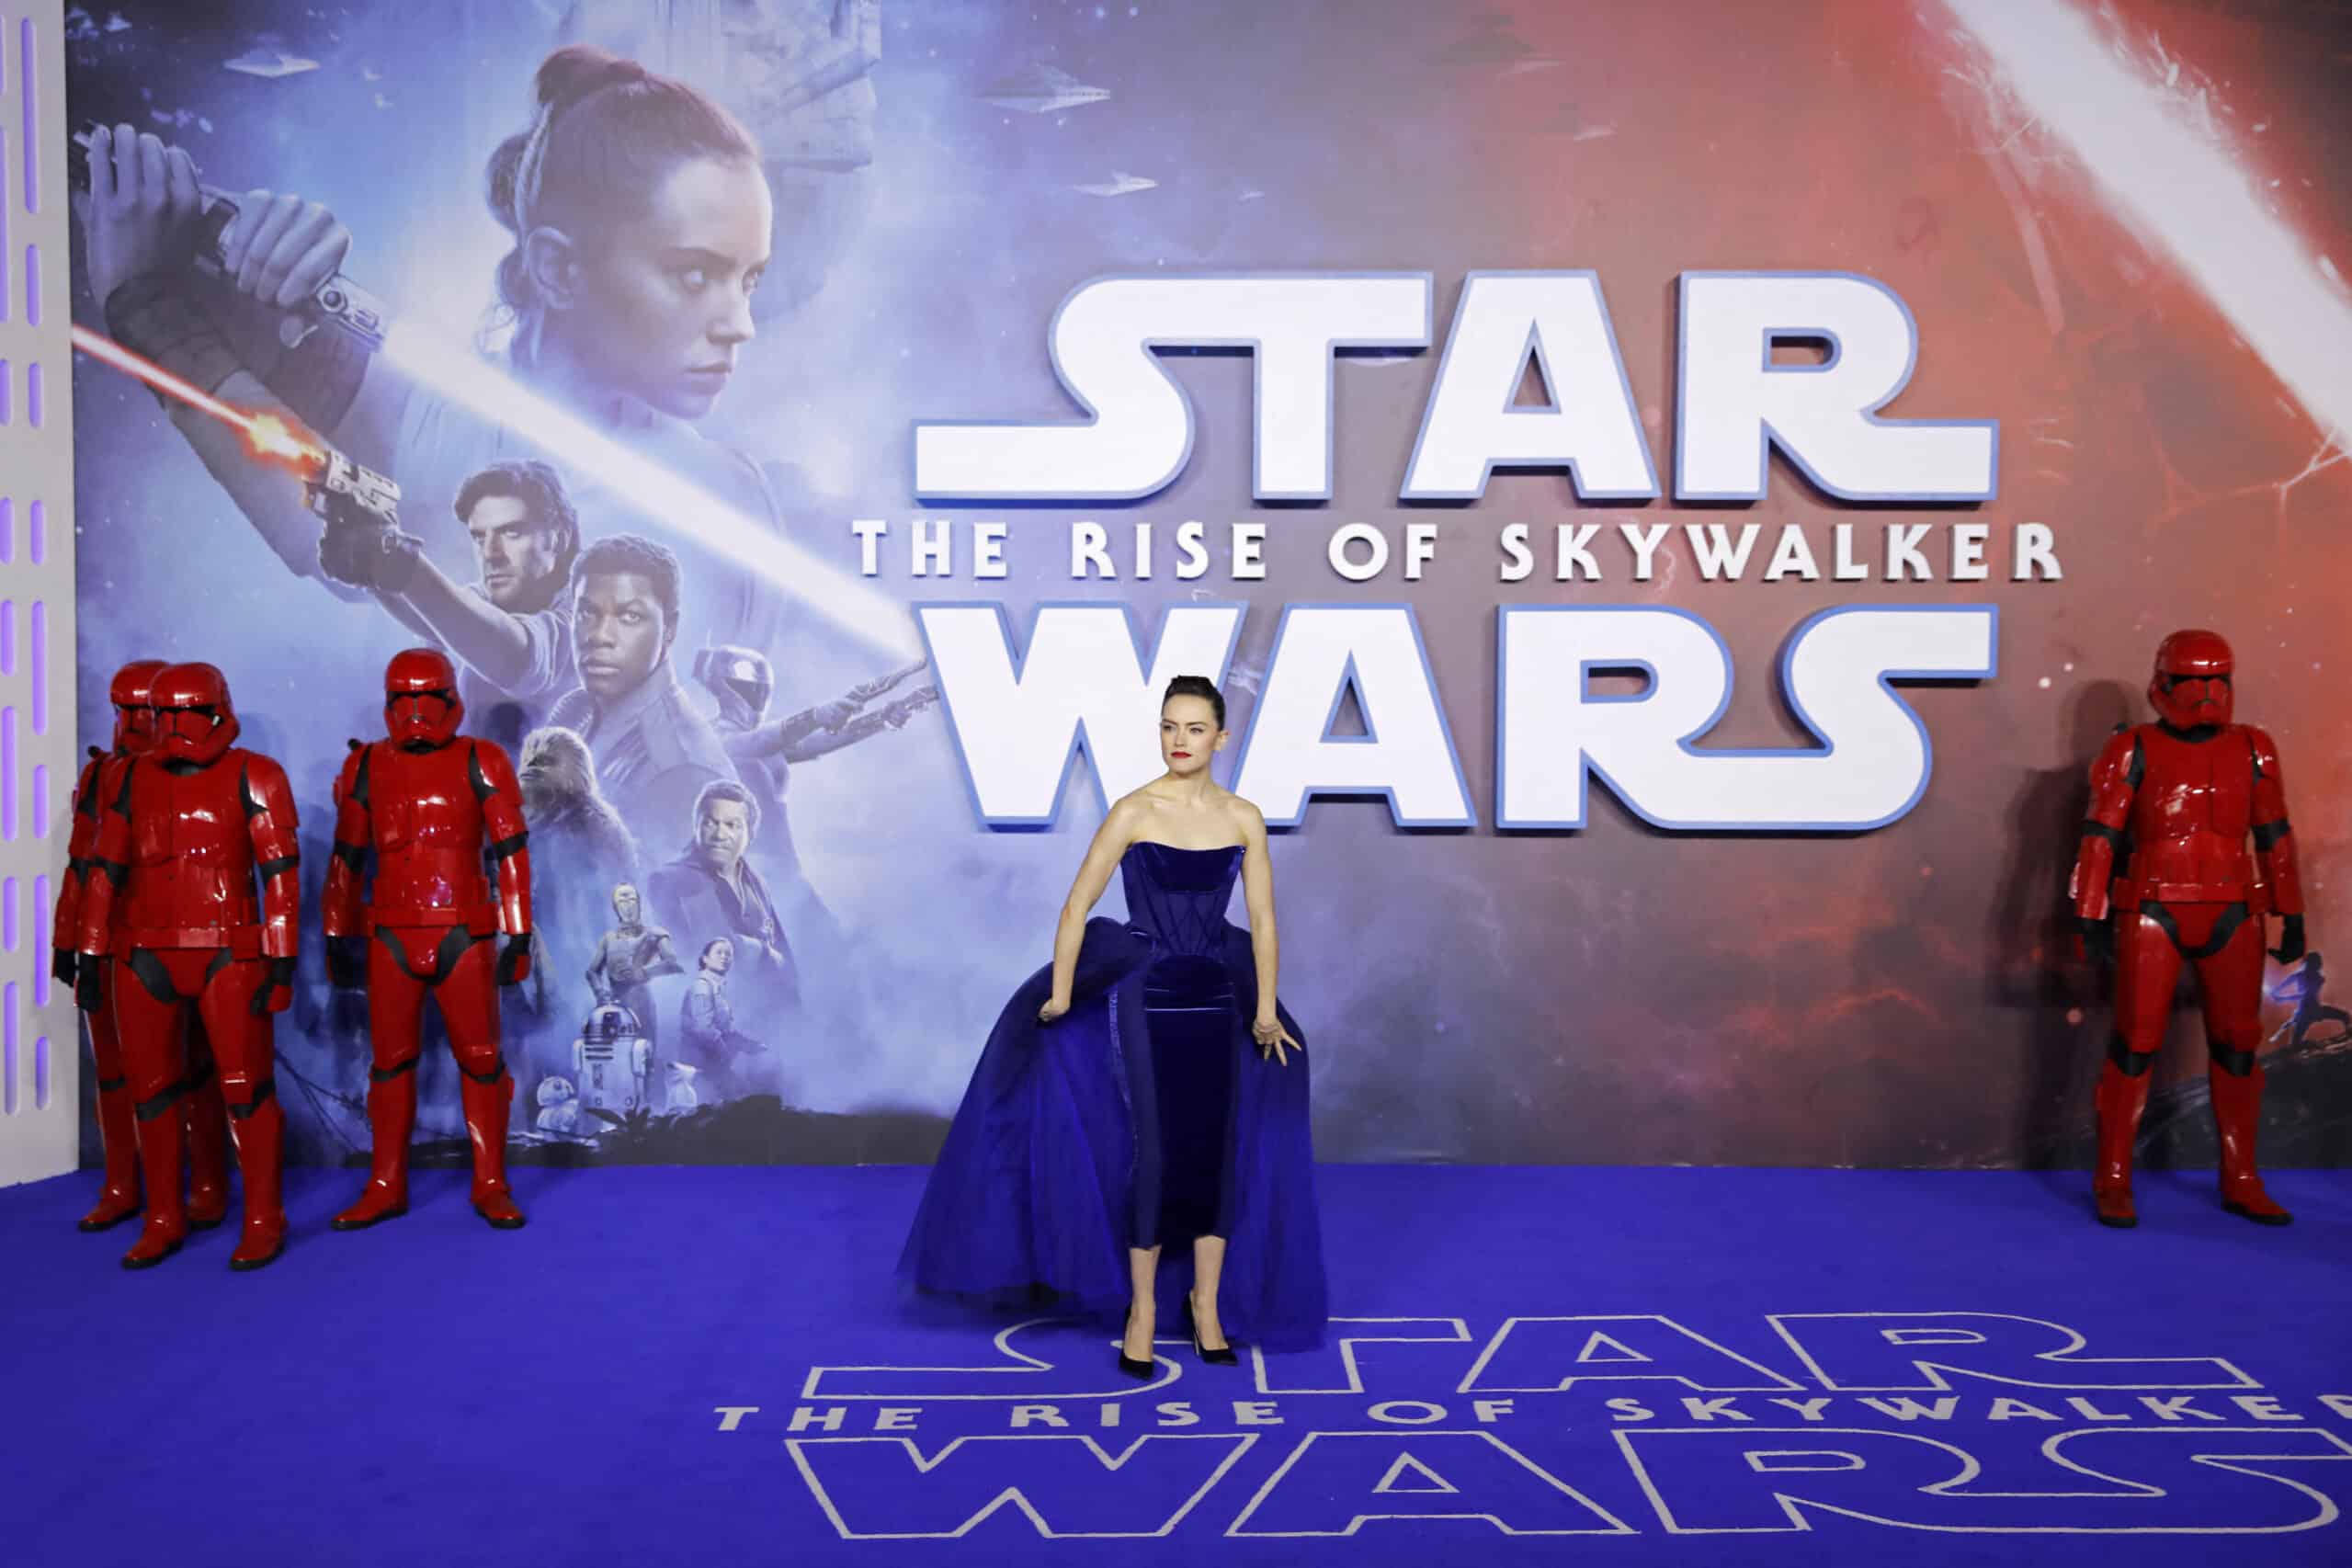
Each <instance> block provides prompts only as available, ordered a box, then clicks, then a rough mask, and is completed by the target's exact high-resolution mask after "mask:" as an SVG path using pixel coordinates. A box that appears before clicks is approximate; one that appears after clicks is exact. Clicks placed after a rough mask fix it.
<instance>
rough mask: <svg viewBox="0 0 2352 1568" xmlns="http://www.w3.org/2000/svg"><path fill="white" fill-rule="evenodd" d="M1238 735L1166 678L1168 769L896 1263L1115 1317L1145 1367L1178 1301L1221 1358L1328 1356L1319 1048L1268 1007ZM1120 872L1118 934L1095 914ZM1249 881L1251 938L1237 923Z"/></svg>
mask: <svg viewBox="0 0 2352 1568" xmlns="http://www.w3.org/2000/svg"><path fill="white" fill-rule="evenodd" d="M1226 739H1227V736H1226V733H1225V701H1224V699H1223V697H1222V696H1221V695H1220V694H1219V692H1218V690H1217V688H1216V687H1215V686H1214V685H1213V684H1211V683H1210V681H1208V680H1207V679H1205V678H1203V677H1201V676H1178V677H1177V678H1176V679H1175V680H1174V681H1172V682H1170V683H1169V685H1168V688H1167V694H1166V697H1165V700H1164V701H1163V702H1162V704H1161V709H1160V751H1161V756H1162V757H1163V759H1164V760H1165V763H1166V765H1167V772H1166V773H1165V774H1164V775H1163V776H1161V777H1160V778H1157V779H1155V780H1153V782H1152V783H1150V784H1147V785H1145V786H1144V787H1143V788H1142V789H1141V790H1136V791H1135V792H1134V793H1132V794H1131V795H1128V796H1125V797H1124V798H1122V799H1121V800H1119V801H1118V802H1117V803H1116V804H1114V805H1113V806H1112V807H1111V810H1110V814H1109V815H1108V818H1106V819H1105V821H1104V823H1103V825H1102V828H1101V830H1100V831H1099V832H1097V833H1096V835H1095V840H1094V843H1093V844H1092V846H1089V847H1088V849H1087V851H1086V858H1085V864H1084V865H1083V866H1081V867H1080V868H1079V870H1078V878H1077V881H1076V883H1075V884H1074V886H1073V887H1072V889H1071V891H1070V897H1069V900H1068V902H1067V903H1065V904H1064V905H1063V906H1062V922H1061V926H1060V928H1059V930H1058V932H1057V934H1056V936H1055V939H1054V944H1053V962H1052V963H1051V965H1049V966H1048V967H1046V968H1044V969H1041V970H1040V971H1038V972H1037V973H1035V974H1033V975H1031V976H1030V977H1029V978H1028V981H1027V982H1026V983H1023V984H1022V986H1021V987H1020V989H1019V990H1017V991H1016V992H1015V993H1014V994H1013V999H1012V1000H1011V1001H1010V1002H1009V1003H1007V1004H1006V1007H1005V1010H1004V1013H1003V1014H1002V1015H1001V1016H1000V1017H998V1019H997V1020H996V1027H995V1028H994V1030H992V1031H991V1032H990V1034H989V1037H988V1043H987V1045H986V1047H985V1048H984V1049H983V1051H982V1052H981V1057H980V1064H979V1065H978V1067H977V1068H975V1069H974V1070H973V1073H972V1077H971V1085H970V1087H968V1088H967V1089H966V1090H965V1092H964V1098H963V1104H962V1106H961V1107H960V1108H959V1109H958V1110H957V1112H956V1117H955V1121H954V1123H953V1124H952V1125H951V1126H950V1127H949V1131H948V1137H947V1142H946V1143H945V1145H944V1146H943V1147H942V1148H941V1149H940V1151H939V1158H938V1161H937V1164H936V1165H934V1166H933V1167H932V1171H931V1177H930V1181H929V1184H928V1185H927V1186H926V1188H925V1190H924V1194H923V1203H922V1207H921V1208H920V1209H919V1210H917V1211H916V1213H915V1225H914V1229H913V1232H912V1233H911V1234H910V1235H909V1236H908V1237H907V1242H906V1250H905V1253H904V1255H903V1257H902V1258H901V1260H900V1265H899V1267H900V1270H901V1272H903V1273H904V1274H906V1275H908V1276H910V1277H911V1278H913V1279H914V1281H915V1284H916V1285H917V1286H919V1287H920V1288H922V1289H924V1290H936V1291H941V1292H946V1293H950V1294H955V1295H962V1296H978V1297H983V1298H993V1299H1000V1300H1017V1299H1020V1298H1023V1297H1030V1298H1034V1296H1035V1295H1036V1294H1037V1293H1038V1292H1040V1290H1042V1291H1047V1292H1051V1294H1052V1295H1053V1296H1054V1297H1056V1298H1058V1299H1059V1301H1060V1302H1061V1303H1062V1305H1064V1306H1071V1307H1074V1308H1076V1309H1077V1310H1079V1311H1081V1312H1086V1313H1089V1314H1093V1313H1104V1314H1108V1313H1113V1312H1124V1313H1125V1318H1124V1325H1125V1333H1124V1336H1123V1341H1124V1342H1123V1344H1122V1345H1121V1346H1120V1354H1119V1364H1120V1366H1121V1367H1122V1369H1125V1370H1126V1371H1128V1372H1129V1373H1131V1374H1132V1375H1134V1376H1137V1377H1143V1378H1148V1377H1150V1376H1151V1375H1152V1342H1153V1338H1154V1337H1155V1336H1156V1335H1157V1333H1158V1327H1159V1324H1160V1321H1161V1318H1162V1314H1163V1311H1164V1309H1173V1313H1172V1314H1171V1315H1174V1316H1176V1318H1177V1319H1178V1320H1179V1321H1180V1322H1182V1323H1183V1324H1185V1327H1186V1330H1187V1334H1188V1335H1189V1337H1190V1338H1191V1339H1192V1340H1193V1343H1194V1346H1195V1348H1196V1349H1197V1350H1198V1351H1199V1354H1200V1356H1201V1358H1202V1359H1204V1360H1208V1361H1213V1362H1218V1363H1230V1362H1232V1361H1233V1360H1234V1355H1233V1348H1232V1346H1233V1340H1234V1339H1238V1340H1241V1341H1245V1342H1248V1343H1252V1344H1256V1345H1259V1346H1263V1347H1265V1348H1267V1349H1270V1350H1287V1349H1301V1348H1305V1347H1307V1346H1312V1345H1315V1344H1317V1343H1319V1342H1320V1341H1321V1339H1322V1335H1323V1324H1324V1315H1325V1310H1324V1272H1323V1240H1322V1233H1321V1230H1320V1227H1319V1222H1318V1221H1317V1217H1316V1210H1315V1200H1314V1151H1313V1147H1312V1142H1311V1141H1310V1138H1309V1133H1308V1121H1307V1112H1308V1096H1307V1086H1308V1085H1307V1054H1306V1050H1305V1048H1304V1047H1303V1046H1302V1045H1301V1043H1300V1031H1299V1027H1298V1024H1297V1022H1296V1021H1295V1020H1294V1019H1292V1018H1291V1017H1290V1014H1289V1013H1288V1012H1286V1011H1284V1010H1283V1008H1282V1007H1281V1006H1280V1004H1279V1003H1278V1001H1277V1000H1276V998H1275V968H1276V943H1275V933H1274V881H1273V871H1272V869H1271V867H1270V865H1269V863H1268V861H1267V846H1266V819H1265V818H1264V817H1263V816H1262V815H1260V814H1259V812H1258V810H1257V808H1256V807H1255V806H1253V805H1251V804H1250V803H1249V802H1248V801H1244V800H1243V799H1242V798H1241V797H1240V796H1238V795H1235V794H1233V793H1232V792H1231V791H1230V790H1225V789H1222V788H1221V787H1220V786H1219V785H1218V784H1217V782H1216V781H1215V779H1213V778H1211V777H1210V769H1209V764H1210V757H1212V756H1214V755H1215V754H1216V753H1217V752H1218V751H1220V750H1221V749H1222V748H1223V746H1224V744H1225V741H1226ZM1113 871H1117V872H1118V873H1119V876H1120V878H1121V880H1122V881H1123V883H1124V885H1125V889H1126V893H1127V911H1128V917H1127V923H1126V924H1125V925H1123V926H1122V925H1120V924H1119V923H1118V922H1117V921H1113V920H1108V919H1103V918H1095V919H1089V918H1088V917H1087V916H1088V913H1089V912H1090V911H1091V910H1092V909H1093V908H1094V906H1095V903H1096V900H1097V899H1099V898H1100V897H1101V896H1102V893H1103V890H1104V889H1105V888H1106V887H1107V886H1108V884H1109V881H1110V878H1111V873H1112V872H1113ZM1236 879H1238V880H1239V881H1240V882H1241V884H1242V888H1243V895H1244V902H1245V903H1246V904H1247V905H1248V909H1249V917H1250V929H1249V930H1248V931H1246V932H1244V931H1243V930H1241V929H1239V928H1237V927H1235V926H1233V925H1231V924H1229V923H1228V922H1227V921H1226V919H1225V909H1226V906H1227V904H1228V903H1230V902H1231V901H1232V897H1233V884H1234V881H1236ZM1164 1253H1165V1254H1167V1255H1168V1259H1169V1262H1170V1265H1171V1267H1168V1268H1166V1269H1165V1270H1164V1269H1162V1268H1161V1267H1160V1263H1161V1260H1162V1255H1163V1254H1164ZM1228 1331H1230V1332H1231V1334H1232V1335H1233V1339H1229V1338H1228V1337H1227V1335H1228Z"/></svg>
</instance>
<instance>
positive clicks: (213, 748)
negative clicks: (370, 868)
mask: <svg viewBox="0 0 2352 1568" xmlns="http://www.w3.org/2000/svg"><path fill="white" fill-rule="evenodd" d="M152 696H153V705H154V710H155V724H156V740H155V746H154V749H153V751H152V752H150V753H149V754H147V755H146V756H134V757H131V758H128V759H126V760H125V761H124V762H123V763H122V764H120V771H119V774H117V775H115V776H114V777H113V778H108V780H106V787H105V788H104V789H103V790H101V791H100V793H101V795H102V796H103V797H105V798H104V801H103V803H102V806H101V809H100V811H99V813H98V830H97V845H96V846H95V847H94V848H93V849H92V851H91V855H90V860H89V867H88V870H87V873H86V879H85V886H84V888H83V892H82V907H81V911H80V917H79V926H80V933H79V937H78V939H77V941H76V943H75V946H76V949H78V951H79V952H80V953H81V955H82V956H81V962H80V963H79V965H78V966H77V972H76V976H75V980H76V984H75V988H74V991H75V999H76V1001H78V1002H79V1004H80V1005H81V1006H82V1008H83V1009H84V1010H85V1011H95V1010H96V1009H97V1007H98V1006H100V1004H101V1003H102V1002H104V1001H106V1000H108V999H111V1001H112V1003H113V1011H114V1019H115V1027H116V1030H117V1033H118V1035H119V1039H120V1040H121V1044H122V1061H123V1068H124V1070H125V1073H126V1074H127V1075H128V1076H129V1078H130V1080H131V1098H132V1101H133V1104H134V1107H135V1118H136V1121H137V1126H138V1138H139V1164H140V1168H141V1172H142V1175H143V1176H144V1177H145V1178H146V1188H147V1220H146V1224H145V1225H144V1226H143V1227H142V1230H141V1231H140V1234H139V1239H138V1241H137V1242H135V1243H133V1244H132V1245H131V1250H130V1251H129V1252H128V1253H126V1254H124V1255H123V1259H122V1264H123V1267H126V1268H146V1267H152V1266H153V1265H154V1264H157V1263H161V1262H162V1261H163V1260H164V1259H165V1258H166V1257H169V1256H171V1255H172V1254H173V1253H175V1252H176V1251H178V1250H179V1247H180V1244H181V1242H182V1241H184V1240H185V1239H186V1237H187V1224H188V1220H187V1209H186V1206H185V1205H184V1204H183V1203H182V1202H181V1199H180V1191H179V1171H180V1159H181V1154H182V1149H183V1144H184V1142H185V1132H184V1131H183V1124H182V1121H181V1118H180V1115H179V1104H180V1101H181V1099H182V1098H183V1097H184V1096H186V1095H187V1085H188V1072H187V1051H186V1049H185V1041H186V1039H187V1025H188V1022H189V1014H190V1013H191V1011H192V1012H193V1013H194V1014H195V1017H196V1018H197V1019H198V1020H199V1021H200V1022H201V1023H202V1024H203V1026H204V1032H205V1034H206V1036H207V1037H208V1038H209V1039H210V1041H211V1046H212V1053H213V1056H214V1059H215V1060H216V1061H217V1062H218V1063H219V1066H220V1074H221V1087H222V1094H223V1096H224V1097H225V1098H226V1100H227V1102H228V1107H229V1126H230V1129H231V1131H233V1133H234V1135H235V1140H236V1150H237V1169H238V1172H239V1173H240V1174H241V1175H242V1176H244V1233H243V1234H242V1235H241V1236H240V1237H239V1238H238V1241H237V1246H236V1250H235V1251H234V1252H233V1253H232V1254H231V1255H230V1256H229V1267H232V1268H236V1269H252V1268H259V1267H262V1266H263V1265H265V1264H267V1263H269V1262H271V1261H272V1260H274V1259H275V1258H276V1257H277V1256H278V1254H279V1253H281V1252H283V1251H284V1250H285V1247H286V1210H285V1207H284V1204H283V1203H282V1202H281V1200H280V1198H279V1192H278V1173H279V1165H280V1161H281V1159H282V1158H283V1154H284V1143H285V1124H286V1123H285V1112H284V1111H283V1110H282V1109H281V1108H280V1107H279V1105H278V1098H277V1081H276V1078H275V1076H274V1075H273V1067H274V1063H275V1055H274V1051H273V1044H274V1040H273V1034H274V1028H273V1024H274V1020H273V1015H274V1014H277V1013H278V1012H282V1011H283V1010H284V1009H285V1008H286V1006H287V1005H288V1004H289V1003H290V1002H291V1001H292V1000H293V982H294V953H295V949H296V946H297V941H298V937H299V925H298V916H299V915H300V904H301V881H300V878H299V877H298V875H297V862H296V850H295V825H296V824H295V820H294V795H293V791H292V790H290V789H288V788H287V784H286V773H285V770H284V769H283V768H281V767H278V764H277V763H275V762H273V761H271V760H270V759H269V758H268V757H266V756H261V755H260V754H259V753H257V752H250V751H245V750H243V749H240V748H239V747H238V746H236V744H234V743H235V741H236V738H237V718H236V714H235V712H234V710H232V708H231V707H230V705H229V683H228V682H227V681H226V680H225V679H223V678H222V675H221V672H220V671H219V670H217V669H215V668H213V667H212V666H211V665H171V666H170V667H169V668H167V669H165V671H164V672H163V673H162V674H161V675H159V676H156V677H155V683H154V686H153V692H152ZM116 779H119V782H117V781H116ZM256 880H257V881H259V883H260V888H261V892H260V896H259V897H258V898H257V899H256V896H255V892H254V887H255V883H256Z"/></svg>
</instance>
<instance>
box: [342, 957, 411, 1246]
mask: <svg viewBox="0 0 2352 1568" xmlns="http://www.w3.org/2000/svg"><path fill="white" fill-rule="evenodd" d="M329 961H330V963H332V962H334V961H335V960H333V958H332V956H330V960H329ZM415 1130H416V1058H415V1057H414V1056H411V1057H410V1058H409V1059H408V1060H407V1061H405V1062H402V1063H401V1064H400V1065H399V1066H397V1067H394V1068H392V1070H391V1071H389V1072H387V1071H385V1070H384V1069H382V1068H370V1069H369V1072H368V1131H369V1136H370V1138H371V1139H372V1140H373V1142H372V1144H371V1146H370V1148H369V1172H368V1185H367V1186H366V1187H361V1188H360V1189H359V1201H358V1202H357V1203H354V1204H353V1205H352V1206H351V1207H350V1208H348V1209H346V1210H344V1211H343V1212H342V1213H340V1214H337V1215H336V1216H335V1218H334V1219H333V1220H331V1221H328V1226H329V1228H330V1229H333V1230H337V1231H364V1230H366V1229H367V1228H368V1227H369V1226H370V1225H373V1224H376V1223H377V1222H379V1221H384V1220H396V1219H398V1218H400V1216H402V1215H403V1214H405V1213H407V1212H408V1140H409V1136H410V1134H411V1133H413V1132H414V1131H415Z"/></svg>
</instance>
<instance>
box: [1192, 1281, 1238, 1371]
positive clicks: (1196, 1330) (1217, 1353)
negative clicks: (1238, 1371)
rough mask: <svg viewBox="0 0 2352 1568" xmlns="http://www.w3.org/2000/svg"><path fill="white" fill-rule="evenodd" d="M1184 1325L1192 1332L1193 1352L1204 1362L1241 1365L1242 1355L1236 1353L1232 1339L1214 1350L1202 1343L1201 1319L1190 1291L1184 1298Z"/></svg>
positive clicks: (1233, 1365)
mask: <svg viewBox="0 0 2352 1568" xmlns="http://www.w3.org/2000/svg"><path fill="white" fill-rule="evenodd" d="M1184 1326H1185V1327H1186V1328H1187V1329H1188V1330H1189V1331H1190V1332H1191V1334H1192V1353H1193V1354H1194V1355H1195V1356H1198V1357H1199V1358H1200V1359H1201V1360H1202V1361H1203V1362H1205V1363H1207V1364H1208V1365H1210V1366H1211V1367H1237V1366H1239V1365H1241V1357H1240V1356H1239V1355H1238V1354H1236V1353H1235V1351H1234V1349H1233V1342H1232V1341H1231V1340H1228V1341H1226V1342H1225V1344H1223V1345H1222V1346H1219V1347H1218V1348H1217V1349H1214V1350H1211V1349H1210V1348H1209V1347H1208V1346H1204V1345H1202V1344H1201V1343H1200V1320H1199V1317H1198V1316H1196V1315H1195V1314H1194V1312H1193V1310H1192V1297H1191V1295H1190V1294H1189V1293H1187V1295H1186V1296H1185V1298H1184Z"/></svg>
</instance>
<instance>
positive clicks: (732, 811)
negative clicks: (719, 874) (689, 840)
mask: <svg viewBox="0 0 2352 1568" xmlns="http://www.w3.org/2000/svg"><path fill="white" fill-rule="evenodd" d="M694 838H695V842H696V843H698V844H699V845H700V846H702V852H703V853H704V854H706V855H708V856H710V858H712V859H713V860H715V861H717V862H718V863H719V867H720V869H722V870H726V871H733V869H735V862H736V861H738V860H740V859H742V858H743V854H744V850H745V849H746V848H748V847H749V846H750V845H751V813H750V812H747V811H745V810H744V803H743V802H742V801H710V802H709V803H707V804H706V805H704V806H703V808H702V820H701V821H700V822H699V823H697V824H694Z"/></svg>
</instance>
